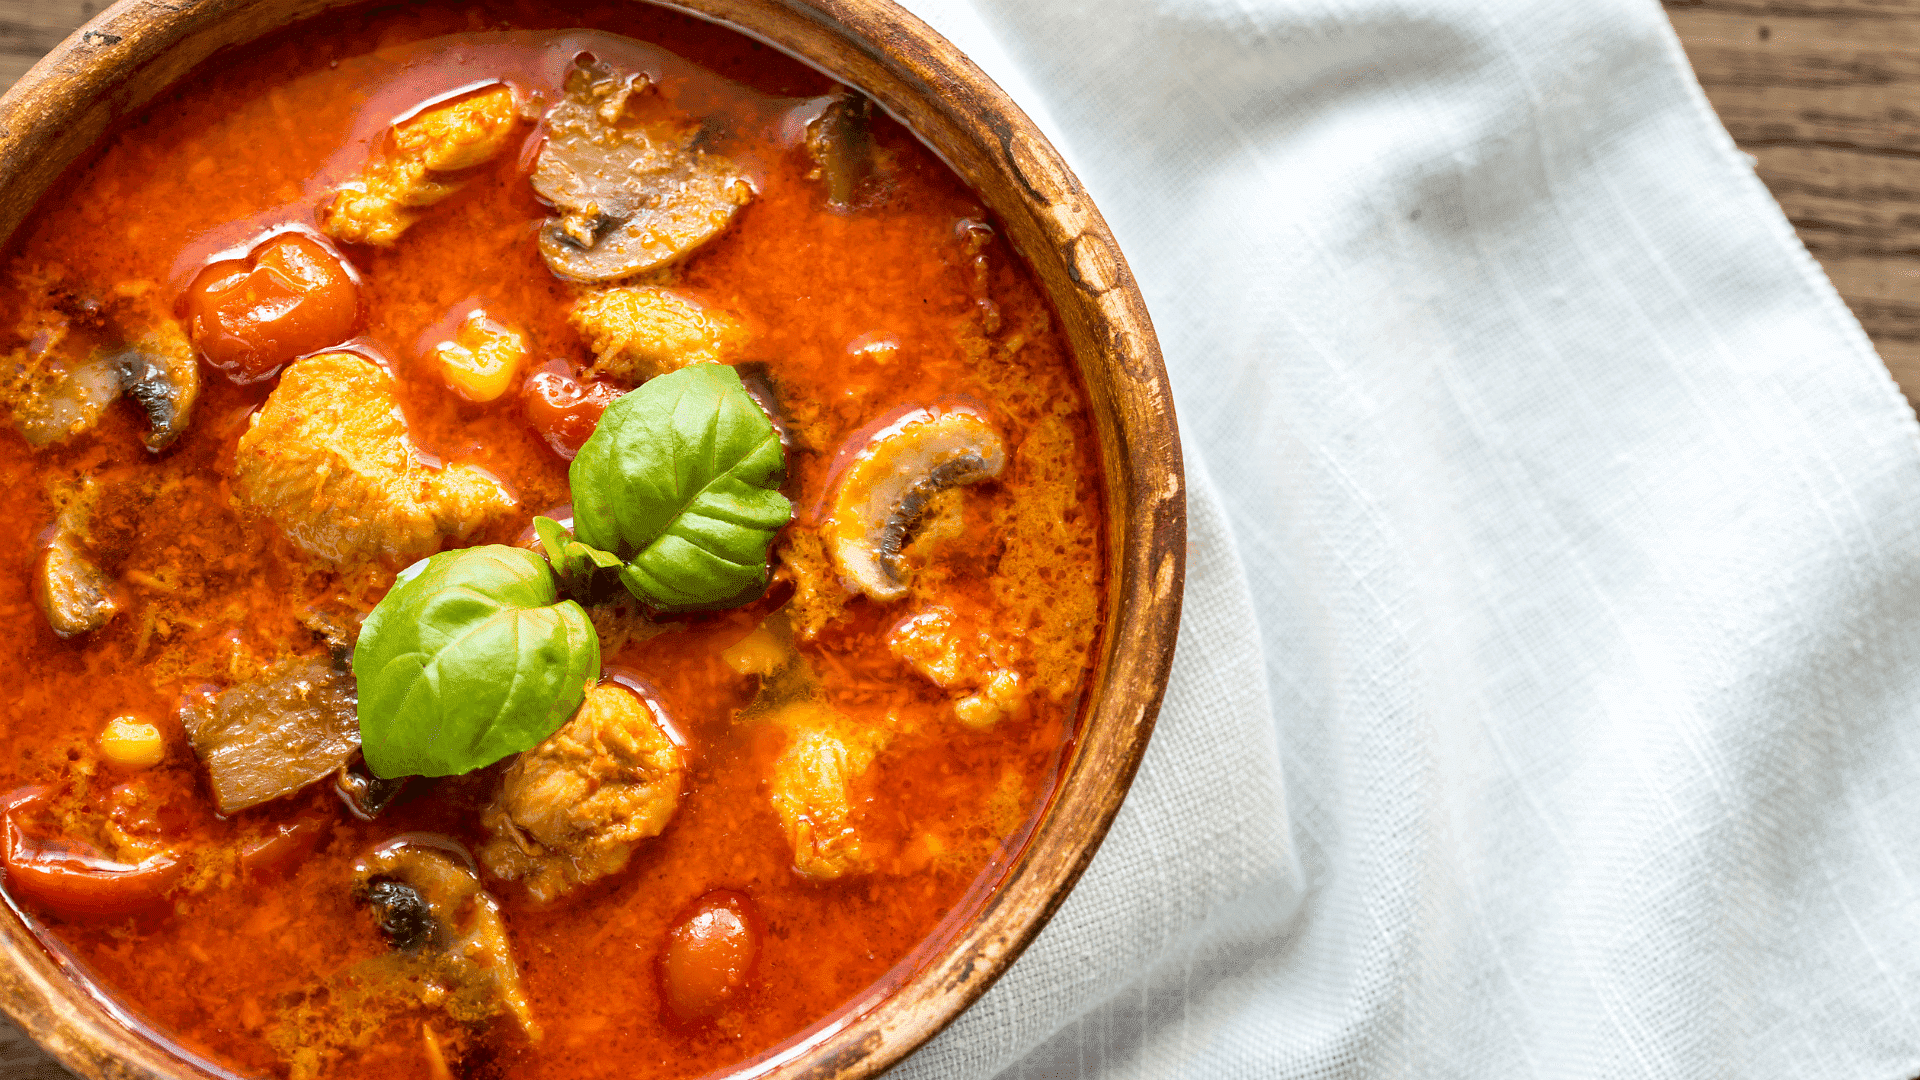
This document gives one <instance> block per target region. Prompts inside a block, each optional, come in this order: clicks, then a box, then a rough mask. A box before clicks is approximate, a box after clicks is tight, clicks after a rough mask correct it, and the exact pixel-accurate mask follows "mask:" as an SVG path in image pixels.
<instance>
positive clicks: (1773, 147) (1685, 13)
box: [0, 0, 1920, 1080]
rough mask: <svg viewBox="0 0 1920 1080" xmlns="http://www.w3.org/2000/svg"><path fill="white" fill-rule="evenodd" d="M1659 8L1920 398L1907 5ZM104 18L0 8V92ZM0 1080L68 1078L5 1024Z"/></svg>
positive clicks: (98, 3) (1754, 2)
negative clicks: (92, 20)
mask: <svg viewBox="0 0 1920 1080" xmlns="http://www.w3.org/2000/svg"><path fill="white" fill-rule="evenodd" d="M1528 2H1539V0H1528ZM1545 2H1562V3H1579V2H1581V0H1545ZM1665 4H1666V8H1667V14H1668V16H1669V17H1670V18H1672V20H1673V25H1674V29H1676V30H1677V31H1679V33H1680V41H1681V44H1683V45H1684V46H1685V47H1686V50H1687V57H1688V59H1690V60H1691V61H1692V62H1693V66H1694V71H1695V73H1696V74H1698V75H1699V77H1700V84H1701V86H1703V87H1705V88H1706V91H1707V97H1708V99H1709V100H1711V101H1712V102H1713V107H1714V108H1715V109H1717V110H1719V113H1720V118H1721V119H1722V120H1723V121H1725V122H1726V125H1727V129H1728V130H1729V131H1731V132H1732V133H1733V138H1734V141H1735V142H1737V143H1739V144H1740V146H1741V148H1742V149H1744V150H1746V151H1747V152H1748V153H1749V154H1752V155H1753V156H1754V157H1755V158H1756V159H1757V162H1758V164H1757V165H1756V169H1757V171H1758V172H1759V174H1760V179H1761V180H1763V181H1765V182H1766V185H1767V187H1768V188H1769V189H1770V190H1771V191H1772V192H1773V195H1774V198H1776V199H1779V200H1780V205H1781V206H1782V207H1783V208H1784V209H1785V210H1786V212H1787V218H1788V219H1789V220H1791V221H1792V222H1793V227H1794V230H1795V231H1796V232H1798V233H1799V234H1800V239H1801V240H1802V241H1804V242H1805V243H1806V245H1807V249H1808V250H1809V251H1811V252H1813V256H1814V258H1816V259H1818V260H1820V264H1821V265H1822V266H1824V267H1826V270H1827V274H1828V276H1829V277H1831V278H1832V279H1833V283H1834V285H1835V286H1836V287H1837V288H1838V289H1839V290H1840V295H1841V296H1842V297H1843V298H1845V299H1846V301H1847V306H1849V307H1851V308H1852V309H1853V312H1854V314H1855V315H1857V316H1858V317H1859V319H1860V322H1861V323H1862V324H1863V325H1865V327H1866V329H1867V333H1868V334H1869V335H1871V336H1872V338H1873V343H1874V345H1875V346H1876V347H1878V348H1879V350H1880V355H1881V357H1882V358H1884V359H1885V360H1886V362H1887V366H1888V368H1889V369H1890V370H1892V372H1893V375H1894V378H1895V379H1897V380H1899V383H1900V385H1901V387H1902V388H1903V389H1904V390H1905V391H1906V393H1907V398H1908V400H1910V401H1915V402H1920V0H1665ZM104 6H106V4H105V0H0V86H4V85H9V84H11V83H12V82H13V80H14V79H17V78H19V77H20V75H21V73H23V72H25V71H26V70H27V68H29V67H31V66H32V64H33V62H34V61H35V60H36V59H38V58H39V56H40V54H41V53H43V52H45V51H46V50H48V49H50V48H52V47H53V46H54V44H55V43H56V42H58V41H59V40H60V39H61V38H63V37H65V36H66V35H67V34H68V33H69V32H70V31H71V30H72V29H73V28H74V27H76V26H78V25H79V24H80V23H81V22H83V21H85V20H86V19H87V18H89V17H91V16H92V15H93V14H94V13H95V12H96V11H99V10H100V9H101V8H102V7H104ZM0 1077H5V1078H6V1080H69V1074H68V1073H67V1072H66V1071H65V1070H64V1069H61V1068H60V1067H59V1066H58V1065H56V1064H54V1063H53V1062H52V1061H51V1060H50V1059H48V1058H46V1057H45V1056H44V1055H42V1054H41V1053H40V1052H39V1051H38V1050H37V1049H36V1048H35V1047H34V1046H33V1045H32V1044H31V1043H28V1042H27V1041H26V1040H25V1038H24V1037H23V1036H21V1035H20V1034H19V1032H18V1031H17V1030H16V1029H14V1028H13V1026H12V1025H11V1024H9V1023H8V1022H7V1021H6V1020H5V1019H4V1018H0Z"/></svg>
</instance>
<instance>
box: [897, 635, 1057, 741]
mask: <svg viewBox="0 0 1920 1080" xmlns="http://www.w3.org/2000/svg"><path fill="white" fill-rule="evenodd" d="M977 622H978V620H977V619H972V618H965V617H962V616H961V615H958V614H956V613H955V611H954V610H953V609H952V608H949V607H944V606H935V607H931V608H929V609H927V610H926V611H923V612H920V613H919V614H917V615H912V616H909V617H907V618H905V619H902V620H900V622H899V623H897V624H896V625H895V626H894V628H893V630H892V631H891V632H890V633H889V634H888V635H887V648H888V649H889V650H891V651H892V653H893V655H894V656H896V657H898V658H899V659H901V660H903V661H905V662H906V663H907V664H908V666H910V667H912V668H913V669H914V670H915V671H918V672H919V673H920V674H922V675H924V676H926V678H927V681H928V682H931V683H932V684H933V685H935V686H938V687H940V688H941V689H942V690H949V691H953V692H954V694H955V696H954V702H953V713H954V716H955V717H957V718H958V719H959V720H960V722H961V723H963V724H966V725H967V726H968V727H973V728H984V727H990V726H992V725H993V724H996V723H998V722H999V721H1000V720H1002V719H1004V718H1006V717H1008V716H1013V715H1017V714H1018V713H1020V712H1021V711H1023V710H1024V708H1025V706H1026V700H1027V691H1026V686H1025V684H1024V683H1023V682H1022V680H1021V678H1020V673H1019V672H1017V671H1015V670H1014V669H1013V665H1012V662H1011V659H1010V655H1009V654H1010V650H1009V649H1007V648H1006V647H1005V646H1003V645H1001V644H1000V643H999V642H997V641H995V640H994V639H993V637H992V636H991V635H989V634H988V633H987V632H986V631H984V630H981V629H979V627H978V625H977Z"/></svg>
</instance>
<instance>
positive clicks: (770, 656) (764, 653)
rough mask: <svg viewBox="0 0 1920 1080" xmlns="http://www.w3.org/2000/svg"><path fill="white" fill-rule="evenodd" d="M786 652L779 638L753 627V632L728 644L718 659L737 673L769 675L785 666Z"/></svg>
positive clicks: (762, 629)
mask: <svg viewBox="0 0 1920 1080" xmlns="http://www.w3.org/2000/svg"><path fill="white" fill-rule="evenodd" d="M787 653H788V650H787V648H786V646H784V645H782V644H781V643H780V639H779V638H776V637H774V636H773V635H772V634H770V633H768V632H767V631H766V630H765V629H764V628H761V627H755V628H754V630H753V633H751V634H748V635H747V636H746V637H743V638H741V639H740V640H739V641H736V642H734V643H733V644H732V645H730V646H728V647H727V648H726V650H725V651H723V652H722V653H721V654H720V659H722V660H725V661H726V662H727V666H728V667H730V668H732V669H733V670H734V673H735V674H737V675H771V674H773V673H774V672H776V671H778V670H780V669H781V668H782V667H785V666H786V663H787Z"/></svg>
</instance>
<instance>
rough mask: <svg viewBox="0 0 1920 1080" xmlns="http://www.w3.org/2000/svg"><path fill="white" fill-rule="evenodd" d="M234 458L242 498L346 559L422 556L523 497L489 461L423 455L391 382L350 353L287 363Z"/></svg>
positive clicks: (304, 544) (333, 557) (296, 537)
mask: <svg viewBox="0 0 1920 1080" xmlns="http://www.w3.org/2000/svg"><path fill="white" fill-rule="evenodd" d="M233 467H234V481H235V491H236V493H237V494H238V496H239V499H240V501H241V502H242V503H243V504H245V505H247V506H250V507H252V508H253V509H255V510H257V511H259V512H261V513H263V514H265V515H266V516H267V517H269V518H271V519H272V520H273V521H274V523H275V524H277V525H279V526H280V528H281V529H282V530H284V531H285V532H286V534H287V536H288V537H289V538H290V539H292V540H293V542H294V543H295V544H297V545H299V546H300V548H301V549H302V550H304V551H306V552H308V553H309V554H312V555H315V556H318V557H320V558H322V559H327V560H330V561H332V562H335V563H341V564H347V563H354V562H361V561H365V560H369V559H374V558H389V559H409V560H411V559H417V558H419V557H421V556H423V555H427V554H431V553H432V552H434V551H436V550H438V549H439V547H440V545H441V544H442V543H443V542H445V541H446V540H447V539H448V538H450V537H451V538H456V539H458V538H464V537H466V536H468V535H469V534H471V533H472V532H474V530H476V529H479V528H480V527H481V526H483V525H485V524H487V523H489V522H491V521H493V520H495V519H496V518H498V517H500V516H501V515H503V514H506V513H508V512H510V511H512V510H513V509H514V507H515V506H517V505H518V501H517V500H516V499H515V498H514V497H513V496H512V495H511V494H509V493H508V492H507V490H506V489H505V488H504V487H502V486H501V484H500V482H499V481H498V480H497V479H495V478H494V477H493V476H492V475H490V474H489V473H487V472H486V471H484V470H482V469H478V468H475V467H473V466H470V465H451V466H448V467H446V468H443V469H436V468H431V467H429V466H427V465H425V464H423V463H422V462H420V461H419V460H418V459H417V457H416V455H415V453H414V447H413V442H412V440H410V439H409V438H408V437H407V423H406V418H405V417H404V416H402V415H401V412H400V403H399V401H398V399H396V398H395V397H394V392H393V382H392V380H391V379H389V378H388V377H387V374H386V372H384V371H381V370H380V369H379V368H378V367H375V366H374V365H373V364H371V363H369V362H368V361H366V360H364V359H361V358H360V357H358V356H355V355H353V354H351V353H323V354H321V355H319V356H310V357H308V358H306V359H304V360H301V361H298V362H296V363H295V364H294V365H293V366H292V367H289V368H288V369H287V370H286V371H285V373H283V374H282V375H281V376H280V385H278V386H276V387H275V388H274V391H273V393H272V394H271V395H269V396H268V397H267V403H266V405H265V406H264V407H263V408H262V409H261V410H260V411H259V413H257V414H255V416H254V417H253V420H252V422H251V423H250V425H249V426H248V428H247V431H246V433H245V434H243V435H241V436H240V444H239V446H238V448H237V449H236V450H235V453H234V462H233Z"/></svg>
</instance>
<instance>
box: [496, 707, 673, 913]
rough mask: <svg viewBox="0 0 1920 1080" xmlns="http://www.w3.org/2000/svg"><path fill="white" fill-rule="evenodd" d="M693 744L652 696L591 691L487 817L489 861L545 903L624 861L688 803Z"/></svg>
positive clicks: (521, 760)
mask: <svg viewBox="0 0 1920 1080" xmlns="http://www.w3.org/2000/svg"><path fill="white" fill-rule="evenodd" d="M686 771H687V762H686V752H685V751H684V750H682V749H681V747H680V746H679V745H678V744H677V743H676V742H675V741H674V740H673V738H672V736H671V735H669V734H668V732H667V729H666V725H665V724H664V722H663V721H662V719H661V717H660V716H659V715H658V714H657V713H656V712H655V711H654V709H653V708H652V707H651V705H650V703H648V702H645V701H642V700H641V699H640V698H639V697H637V696H636V695H635V694H633V693H632V692H631V691H629V690H627V689H625V688H624V687H620V686H617V685H606V684H603V685H600V686H595V687H593V688H591V689H589V690H588V691H587V697H586V700H585V701H584V702H582V703H581V705H580V709H579V711H578V712H576V713H574V714H573V719H571V720H569V721H567V723H566V724H565V726H563V727H561V729H560V730H559V731H556V732H554V733H553V734H552V735H551V736H549V737H548V738H547V740H546V741H545V742H543V743H541V744H540V745H539V746H536V747H534V748H533V749H531V750H529V751H527V752H526V753H524V754H521V755H520V756H519V757H518V758H517V759H515V761H514V763H513V765H512V766H511V767H510V768H508V769H507V771H506V773H505V775H503V776H502V777H501V778H500V790H499V792H498V794H497V795H496V796H495V797H494V801H493V805H492V806H491V807H489V808H488V809H487V811H486V813H485V814H484V815H483V816H482V819H481V820H482V822H483V824H485V826H486V827H487V830H488V831H489V832H491V833H492V834H493V839H492V840H489V841H488V842H487V843H486V845H485V846H484V847H482V848H481V849H480V862H481V864H482V865H484V866H485V867H486V868H487V871H488V872H489V873H491V874H493V875H494V876H495V877H498V878H501V879H503V880H506V881H522V882H524V883H525V884H526V887H527V894H528V895H529V896H531V897H532V898H533V899H535V900H538V901H540V902H542V903H544V902H547V901H550V900H553V899H554V898H556V897H558V896H560V895H562V894H564V893H566V892H568V891H569V890H571V889H573V888H574V887H576V886H579V885H586V884H588V883H590V882H594V881H598V880H599V879H601V878H603V877H606V876H607V875H609V874H615V873H618V872H620V871H621V870H622V869H624V868H625V867H626V865H627V860H628V859H629V858H630V857H631V856H632V855H633V850H634V848H635V847H637V846H638V845H639V844H640V842H641V841H643V840H647V839H650V838H652V837H655V836H658V835H660V832H661V830H663V829H665V828H666V827H667V823H668V822H670V821H672V820H673V812H674V810H675V809H676V808H678V806H679V805H680V791H681V785H682V783H683V781H684V779H685V777H686Z"/></svg>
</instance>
